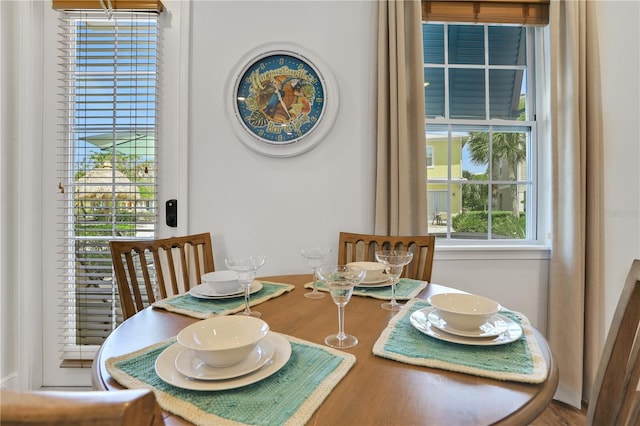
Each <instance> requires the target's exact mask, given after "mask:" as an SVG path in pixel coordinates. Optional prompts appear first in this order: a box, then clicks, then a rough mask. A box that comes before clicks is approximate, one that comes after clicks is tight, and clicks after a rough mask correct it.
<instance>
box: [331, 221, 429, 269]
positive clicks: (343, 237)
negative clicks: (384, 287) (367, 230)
mask: <svg viewBox="0 0 640 426" xmlns="http://www.w3.org/2000/svg"><path fill="white" fill-rule="evenodd" d="M435 244H436V237H435V236H433V235H427V236H394V237H389V236H382V235H369V234H353V233H350V232H340V238H339V242H338V263H339V264H342V265H344V264H347V263H349V262H359V261H370V262H375V261H376V259H375V254H376V251H378V250H407V251H410V252H412V253H413V260H412V261H411V263H409V264H408V265H407V266H405V267H404V270H403V271H402V276H403V277H405V278H412V279H416V280H422V281H431V271H432V269H433V254H434V249H435Z"/></svg>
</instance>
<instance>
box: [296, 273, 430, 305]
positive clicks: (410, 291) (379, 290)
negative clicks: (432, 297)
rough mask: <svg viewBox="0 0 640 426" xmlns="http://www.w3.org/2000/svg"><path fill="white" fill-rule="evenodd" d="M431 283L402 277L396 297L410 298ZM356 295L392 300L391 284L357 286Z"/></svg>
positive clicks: (399, 298)
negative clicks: (384, 285)
mask: <svg viewBox="0 0 640 426" xmlns="http://www.w3.org/2000/svg"><path fill="white" fill-rule="evenodd" d="M428 284H429V283H428V282H426V281H418V280H412V279H409V278H401V279H400V281H399V282H398V284H396V299H397V300H410V299H413V298H414V297H416V296H417V295H418V294H420V292H421V291H422V290H424V289H425V288H427V285H428ZM316 285H317V286H318V290H320V291H329V289H328V288H327V287H326V286H325V285H324V284H323V283H322V282H321V281H317V282H316ZM304 287H305V288H313V282H309V283H307V284H305V285H304ZM353 295H354V296H365V297H373V298H374V299H381V300H391V286H390V285H389V286H386V287H356V288H354V289H353Z"/></svg>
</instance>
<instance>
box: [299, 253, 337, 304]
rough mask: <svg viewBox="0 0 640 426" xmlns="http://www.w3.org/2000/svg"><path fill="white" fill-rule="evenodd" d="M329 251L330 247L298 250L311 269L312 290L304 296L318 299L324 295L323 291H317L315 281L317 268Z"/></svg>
mask: <svg viewBox="0 0 640 426" xmlns="http://www.w3.org/2000/svg"><path fill="white" fill-rule="evenodd" d="M331 252H332V250H331V249H330V248H322V247H309V248H303V249H302V250H300V254H301V255H302V257H304V258H305V259H307V264H308V265H309V267H310V268H311V270H312V271H313V291H311V292H309V293H305V294H304V297H308V298H309V299H320V298H323V297H324V296H325V295H324V293H320V292H319V291H318V286H316V281H317V280H318V273H317V270H318V268H319V267H320V266H322V264H323V263H324V261H325V260H326V259H327V256H328V255H329V253H331Z"/></svg>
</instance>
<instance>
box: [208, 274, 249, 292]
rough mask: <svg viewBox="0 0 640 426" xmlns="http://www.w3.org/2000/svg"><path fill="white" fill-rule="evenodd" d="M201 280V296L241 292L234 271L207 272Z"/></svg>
mask: <svg viewBox="0 0 640 426" xmlns="http://www.w3.org/2000/svg"><path fill="white" fill-rule="evenodd" d="M201 278H202V285H204V286H205V287H204V288H203V289H202V290H203V292H202V294H207V295H216V294H229V293H233V292H236V291H241V290H242V286H241V285H240V281H238V274H237V273H236V272H235V271H216V272H208V273H206V274H204V275H203V276H202V277H201ZM205 292H206V293H205Z"/></svg>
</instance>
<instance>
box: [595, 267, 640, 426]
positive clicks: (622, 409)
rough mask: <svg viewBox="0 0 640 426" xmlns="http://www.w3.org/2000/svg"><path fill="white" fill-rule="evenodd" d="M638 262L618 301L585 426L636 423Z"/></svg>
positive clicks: (639, 307) (639, 317)
mask: <svg viewBox="0 0 640 426" xmlns="http://www.w3.org/2000/svg"><path fill="white" fill-rule="evenodd" d="M639 329H640V259H636V260H634V261H633V263H632V265H631V269H630V271H629V275H628V276H627V280H626V282H625V285H624V287H623V289H622V294H621V295H620V298H619V300H618V305H617V307H616V311H615V313H614V315H613V320H612V321H611V326H610V328H609V333H608V335H607V340H606V342H605V345H604V350H603V352H602V358H601V359H600V366H599V367H598V373H597V375H596V379H595V381H594V385H593V391H592V394H591V398H590V400H589V407H588V410H587V425H597V426H600V425H638V424H639V423H640V418H639V414H638V413H639V412H640V407H639V405H640V391H639V390H638V386H639V383H638V381H639V380H640V358H639V356H640V355H639V354H640V336H638V330H639Z"/></svg>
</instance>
